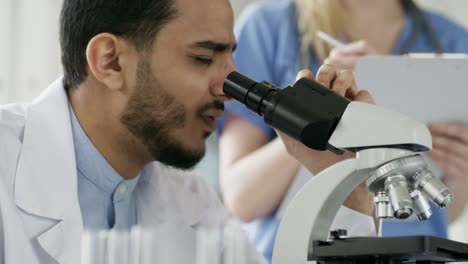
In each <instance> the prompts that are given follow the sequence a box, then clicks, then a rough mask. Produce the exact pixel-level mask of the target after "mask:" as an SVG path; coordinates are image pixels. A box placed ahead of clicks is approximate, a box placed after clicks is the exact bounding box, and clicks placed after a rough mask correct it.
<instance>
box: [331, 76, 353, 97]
mask: <svg viewBox="0 0 468 264" xmlns="http://www.w3.org/2000/svg"><path fill="white" fill-rule="evenodd" d="M330 89H332V90H333V91H335V92H336V93H338V94H340V95H341V96H346V95H348V96H347V97H348V98H349V99H354V97H355V96H356V94H357V92H358V89H357V87H356V81H355V79H354V74H353V72H352V71H350V70H341V71H338V72H337V75H336V77H335V79H334V80H333V82H332V84H331V86H330Z"/></svg>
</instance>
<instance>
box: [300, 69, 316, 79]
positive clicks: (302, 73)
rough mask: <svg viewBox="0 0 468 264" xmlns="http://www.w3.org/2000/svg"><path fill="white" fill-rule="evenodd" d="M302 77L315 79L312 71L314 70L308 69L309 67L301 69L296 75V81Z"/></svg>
mask: <svg viewBox="0 0 468 264" xmlns="http://www.w3.org/2000/svg"><path fill="white" fill-rule="evenodd" d="M302 78H307V79H310V80H314V79H315V78H314V74H313V73H312V71H311V70H308V69H303V70H301V71H300V72H299V73H298V74H297V76H296V81H299V79H302Z"/></svg>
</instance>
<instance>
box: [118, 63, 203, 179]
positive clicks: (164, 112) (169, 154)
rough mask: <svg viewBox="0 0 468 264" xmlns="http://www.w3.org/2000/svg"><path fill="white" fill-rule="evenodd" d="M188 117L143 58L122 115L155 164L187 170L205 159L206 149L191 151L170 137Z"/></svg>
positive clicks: (124, 122)
mask: <svg viewBox="0 0 468 264" xmlns="http://www.w3.org/2000/svg"><path fill="white" fill-rule="evenodd" d="M204 108H206V106H204V107H203V109H204ZM200 110H202V109H200ZM186 117H187V113H186V110H185V108H184V106H183V105H182V104H181V103H179V102H177V101H176V100H175V98H174V97H173V96H172V95H170V94H168V93H167V92H165V91H164V90H163V89H162V88H161V87H160V85H159V84H158V81H157V79H156V78H155V77H154V76H153V75H152V73H151V67H150V64H149V61H148V60H147V59H145V58H141V59H140V62H139V64H138V68H137V80H136V87H135V92H134V93H133V94H132V95H131V97H130V99H129V101H128V103H127V105H126V107H125V109H124V111H123V114H122V117H121V119H120V121H121V122H122V124H124V126H125V127H126V128H127V129H128V131H130V133H131V134H133V135H134V136H135V137H136V138H137V139H138V140H140V141H141V142H142V143H143V144H144V145H145V146H146V147H147V149H148V151H149V153H150V154H151V156H152V158H153V159H154V160H157V161H159V162H161V163H163V164H165V165H168V166H171V167H175V168H178V169H185V170H188V169H192V168H193V167H194V166H195V165H196V164H197V163H198V162H199V161H200V160H201V159H202V158H203V156H204V155H205V149H204V148H202V149H198V150H191V149H188V148H187V147H185V146H183V143H182V142H181V141H180V140H179V139H177V138H175V137H174V136H171V135H172V134H171V132H172V131H173V130H174V129H178V128H183V127H184V125H185V122H186ZM204 136H206V137H207V136H208V135H204Z"/></svg>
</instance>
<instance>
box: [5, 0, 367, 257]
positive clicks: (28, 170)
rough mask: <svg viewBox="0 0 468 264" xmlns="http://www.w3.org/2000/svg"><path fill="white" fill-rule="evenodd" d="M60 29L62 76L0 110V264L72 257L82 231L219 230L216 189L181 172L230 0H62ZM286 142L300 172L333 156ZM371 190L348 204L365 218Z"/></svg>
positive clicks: (361, 224) (190, 162) (341, 79)
mask: <svg viewBox="0 0 468 264" xmlns="http://www.w3.org/2000/svg"><path fill="white" fill-rule="evenodd" d="M60 26H61V47H62V63H63V67H64V77H63V78H60V79H59V80H57V81H56V82H54V83H53V84H52V85H51V86H50V87H49V88H47V89H46V90H45V92H44V93H43V94H42V95H41V96H40V97H38V98H37V99H36V100H35V101H34V102H33V103H31V104H29V105H7V106H2V107H1V108H0V263H8V264H12V263H15V264H17V263H18V264H19V263H28V264H33V263H62V264H78V263H80V255H81V235H82V232H83V230H84V229H88V228H90V229H110V228H120V229H128V228H130V227H132V226H133V225H136V224H138V225H141V226H148V227H151V226H152V225H157V224H165V223H166V224H167V223H170V224H172V225H176V226H178V227H180V229H181V230H187V232H188V233H190V232H194V230H196V229H197V228H199V227H208V228H209V227H216V226H220V225H222V224H223V223H224V222H225V221H226V219H227V217H228V215H227V214H226V212H225V211H224V210H223V208H222V206H221V204H220V203H219V201H218V200H217V198H216V196H215V195H214V193H213V192H212V191H211V190H210V189H209V188H208V187H207V186H206V185H205V183H204V182H203V181H202V180H201V179H200V178H198V177H197V176H194V175H192V173H190V172H186V171H184V170H185V169H189V168H192V167H193V166H194V165H195V164H196V163H197V162H198V161H199V160H200V159H201V158H202V156H203V154H204V151H205V139H206V137H207V136H208V135H209V134H210V133H212V132H214V131H215V129H216V122H215V118H217V117H219V116H220V115H221V114H222V113H223V102H224V101H225V100H227V99H228V97H227V96H225V95H224V94H223V90H222V85H223V80H224V79H225V78H226V76H227V75H228V73H230V72H231V71H232V70H234V64H233V61H232V56H231V55H232V52H233V50H234V49H235V39H234V35H233V14H232V10H231V7H230V3H229V1H228V0H197V1H193V0H146V1H115V0H65V1H64V6H63V9H62V14H61V20H60ZM303 74H306V75H308V74H309V73H303ZM319 75H320V80H321V82H323V83H324V84H326V85H328V86H330V84H332V83H334V85H331V86H332V87H331V88H332V89H335V90H337V91H338V92H340V93H342V94H345V93H346V92H347V90H348V88H350V87H351V88H350V89H353V90H354V89H355V87H354V86H353V84H354V81H353V77H352V75H351V74H350V73H349V72H337V71H336V70H335V69H334V68H333V67H330V66H327V67H324V68H322V70H321V72H320V73H319ZM338 84H339V85H338ZM348 94H354V95H356V90H354V93H348ZM367 96H368V95H367V94H365V93H364V92H360V93H358V96H357V98H361V99H366V98H367ZM284 142H285V144H286V147H287V148H288V149H289V151H290V153H291V154H292V155H294V156H295V157H296V158H298V159H299V160H300V161H302V162H304V163H307V162H306V161H308V160H311V159H314V160H317V161H320V162H317V165H315V164H306V166H307V167H308V168H311V169H313V166H324V165H329V164H331V163H332V162H333V160H334V157H332V158H330V156H327V155H321V156H320V157H315V156H314V155H317V153H315V152H312V151H309V150H307V149H306V148H305V147H304V146H302V145H300V144H297V143H295V142H294V141H293V140H291V139H289V138H286V137H285V138H284ZM272 180H274V179H272ZM371 198H372V197H371V195H369V194H368V193H366V191H365V190H363V189H362V188H360V189H357V190H356V191H354V192H353V193H352V195H351V196H350V198H349V199H348V200H347V205H348V207H351V208H353V209H355V210H357V211H360V212H363V213H366V214H370V213H371V211H372V209H371V208H372V205H371V204H372V202H371ZM344 214H345V215H342V216H341V218H342V219H344V220H345V221H342V222H345V223H343V224H342V225H338V226H340V227H344V228H347V227H349V228H351V229H353V228H355V227H358V232H363V234H369V233H372V232H374V230H375V227H374V226H373V221H372V218H371V217H368V216H364V215H363V214H360V213H358V212H354V211H351V210H350V212H348V213H344ZM348 216H349V217H351V218H349V217H348ZM174 250H175V251H180V252H181V253H184V252H189V251H190V250H189V249H187V248H176V249H174ZM192 252H193V250H192ZM249 254H251V256H250V260H251V261H250V262H251V263H261V262H263V259H262V258H261V257H260V255H259V254H257V253H256V252H253V251H252V252H251V253H249ZM181 255H184V254H181ZM181 258H182V259H183V257H181ZM182 261H184V262H185V263H189V262H192V263H193V262H194V260H193V255H192V256H188V257H186V259H185V260H184V259H183V260H182Z"/></svg>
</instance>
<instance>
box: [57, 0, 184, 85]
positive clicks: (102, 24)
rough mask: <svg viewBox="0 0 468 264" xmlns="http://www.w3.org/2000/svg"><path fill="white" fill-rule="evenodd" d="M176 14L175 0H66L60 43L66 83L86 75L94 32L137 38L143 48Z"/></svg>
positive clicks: (138, 47)
mask: <svg viewBox="0 0 468 264" xmlns="http://www.w3.org/2000/svg"><path fill="white" fill-rule="evenodd" d="M175 15H176V8H175V3H174V0H64V1H63V6H62V12H61V14H60V45H61V49H62V65H63V71H64V81H63V82H64V85H65V87H67V88H71V87H76V86H78V85H79V84H80V83H82V82H83V81H84V80H85V79H86V77H87V75H88V73H87V61H86V47H87V45H88V43H89V41H90V40H91V39H92V38H93V37H94V36H96V35H98V34H100V33H104V32H107V33H111V34H114V35H116V36H120V37H123V38H126V39H129V40H131V41H133V42H134V44H135V46H136V48H137V50H139V51H141V50H144V49H147V48H149V47H151V46H152V44H153V41H154V39H155V37H156V34H157V33H158V31H159V30H160V29H161V28H162V26H164V25H165V24H166V23H167V22H169V21H170V20H171V19H173V18H174V17H175Z"/></svg>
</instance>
